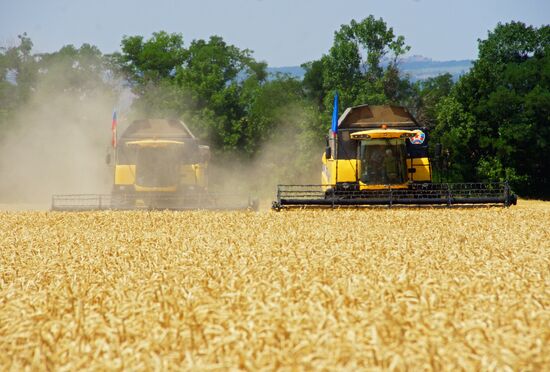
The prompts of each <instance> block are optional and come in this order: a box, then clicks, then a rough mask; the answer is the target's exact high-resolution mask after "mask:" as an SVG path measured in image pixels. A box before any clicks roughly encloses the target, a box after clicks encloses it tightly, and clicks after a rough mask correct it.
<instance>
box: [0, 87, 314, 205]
mask: <svg viewBox="0 0 550 372" xmlns="http://www.w3.org/2000/svg"><path fill="white" fill-rule="evenodd" d="M126 93H127V92H126ZM124 95H125V92H124V91H121V90H118V91H117V89H113V90H112V91H97V92H92V93H88V94H75V93H74V92H67V91H65V92H63V91H61V92H60V91H52V90H51V89H47V88H45V87H41V86H40V84H39V85H38V86H37V88H36V90H35V91H34V93H33V96H32V97H31V98H30V99H29V102H28V103H27V104H26V105H25V106H24V107H21V109H20V110H18V112H17V114H16V115H15V116H14V118H13V120H12V121H11V122H10V123H8V127H7V128H6V129H7V130H5V131H3V133H2V136H1V137H0V209H3V210H6V209H7V210H18V209H35V210H36V209H42V210H46V209H49V208H50V207H51V197H52V195H54V194H108V193H110V192H111V189H112V184H113V167H112V164H111V165H108V164H106V161H105V159H106V156H107V154H109V153H111V154H112V149H111V116H112V110H113V108H114V107H117V106H120V104H121V103H120V101H121V99H122V100H123V99H125V98H124ZM126 98H128V97H126ZM128 105H129V103H128ZM136 114H137V113H132V112H131V110H130V112H129V115H131V116H135V115H136ZM155 116H156V117H159V118H163V116H162V115H158V113H157V115H155ZM164 118H168V117H164ZM311 120H312V113H311V112H309V111H308V110H307V109H305V108H303V107H300V106H293V107H285V108H282V109H281V115H280V117H278V118H277V119H276V120H275V122H274V123H273V130H272V132H271V133H269V134H268V135H267V137H268V139H267V140H266V141H265V142H264V143H262V144H260V148H259V149H258V151H257V152H256V155H255V156H254V157H252V158H243V157H238V156H236V155H235V156H232V155H229V154H227V153H225V154H219V153H218V154H216V153H215V152H214V151H212V158H211V161H210V164H209V172H208V173H209V184H210V187H209V191H211V192H215V193H226V194H233V195H237V194H239V195H249V196H251V197H254V198H257V199H258V200H259V201H260V206H261V207H262V208H266V207H269V206H270V205H271V202H272V201H273V200H274V198H275V195H276V186H277V184H284V183H286V184H302V183H315V184H317V183H319V182H320V168H321V153H322V150H323V147H324V144H323V141H322V140H319V136H315V135H312V134H311V132H308V130H307V126H308V123H309V122H311ZM127 124H128V122H124V121H122V120H119V128H118V132H119V134H120V133H122V132H123V130H124V127H125V126H126V125H127ZM201 143H202V144H206V145H208V143H207V141H201Z"/></svg>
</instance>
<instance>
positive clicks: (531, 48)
mask: <svg viewBox="0 0 550 372" xmlns="http://www.w3.org/2000/svg"><path fill="white" fill-rule="evenodd" d="M549 30H550V26H542V27H540V28H538V29H537V28H534V27H532V26H527V25H525V24H523V23H521V22H511V23H508V24H498V25H497V27H496V28H495V29H494V30H493V31H491V32H489V34H488V37H487V39H485V40H480V41H479V57H478V59H477V60H476V61H475V62H474V66H473V68H472V70H471V71H470V72H469V73H468V74H466V75H464V76H463V77H462V78H461V79H460V80H459V81H458V83H457V84H456V86H455V87H454V88H453V90H452V93H451V96H452V99H447V100H443V102H442V103H441V104H440V105H439V106H438V109H437V111H438V124H437V128H436V133H438V136H439V138H440V140H441V141H442V142H443V143H445V144H446V145H447V146H448V147H449V149H450V150H451V152H452V153H454V155H453V157H454V159H455V167H456V168H457V169H458V172H457V174H455V177H456V179H464V180H479V179H485V180H494V181H496V180H505V179H508V180H509V181H510V182H512V185H513V187H514V189H515V190H516V191H518V192H519V193H520V194H523V195H531V196H545V197H549V196H550V192H549V190H550V177H549V174H550V161H548V153H549V151H550V142H549V141H548V138H549V136H550V115H549V114H550V109H549V108H548V107H550V106H549V105H550V55H549V53H548V52H549V51H550V49H549V45H550V32H549ZM450 112H451V113H452V112H455V113H463V115H454V116H453V115H450V114H449V113H450ZM464 143H466V144H467V146H464Z"/></svg>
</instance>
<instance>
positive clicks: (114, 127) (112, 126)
mask: <svg viewBox="0 0 550 372" xmlns="http://www.w3.org/2000/svg"><path fill="white" fill-rule="evenodd" d="M116 125H117V122H116V111H113V122H112V124H111V132H112V136H113V137H112V139H111V144H112V145H113V148H115V147H116Z"/></svg>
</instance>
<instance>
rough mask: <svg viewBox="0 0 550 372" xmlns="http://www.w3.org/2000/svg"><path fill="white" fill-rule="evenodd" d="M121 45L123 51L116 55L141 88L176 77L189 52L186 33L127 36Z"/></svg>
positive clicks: (119, 63) (160, 32) (124, 70)
mask: <svg viewBox="0 0 550 372" xmlns="http://www.w3.org/2000/svg"><path fill="white" fill-rule="evenodd" d="M121 48H122V53H120V54H115V55H114V56H113V58H114V59H115V60H116V62H118V65H119V66H120V68H121V70H122V71H123V72H124V73H125V75H126V78H128V79H129V80H130V81H132V82H134V83H136V84H137V85H136V86H137V87H145V86H147V84H148V83H149V82H150V81H153V82H158V81H160V80H161V79H165V78H170V77H173V76H174V74H175V72H176V69H177V68H178V67H180V66H181V65H182V64H183V62H184V61H185V57H186V53H187V52H186V50H185V49H184V47H183V36H182V35H180V34H176V33H173V34H168V33H167V32H165V31H159V32H154V33H153V36H152V37H151V38H149V39H148V40H144V39H143V36H124V37H123V38H122V42H121Z"/></svg>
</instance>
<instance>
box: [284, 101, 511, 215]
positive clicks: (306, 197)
mask: <svg viewBox="0 0 550 372" xmlns="http://www.w3.org/2000/svg"><path fill="white" fill-rule="evenodd" d="M335 106H336V105H335ZM336 108H337V106H336ZM335 111H337V109H336V110H335ZM333 121H334V123H333V128H332V129H331V131H330V133H329V137H328V139H327V147H326V150H325V152H324V154H323V156H322V173H321V184H320V185H279V186H278V188H277V200H276V201H274V202H273V208H274V209H276V210H280V209H282V208H287V207H304V206H329V207H335V206H362V205H388V206H392V205H449V206H450V205H454V204H503V205H505V206H510V205H512V204H516V200H517V197H516V195H514V194H513V193H512V192H511V190H510V187H509V186H508V184H507V183H506V182H503V183H433V182H432V165H431V162H430V158H429V156H428V133H427V130H426V128H422V127H421V126H420V125H419V124H418V123H417V122H416V120H415V119H414V117H413V116H412V115H411V114H410V113H409V112H408V111H407V109H405V108H404V107H400V106H391V105H383V106H369V105H362V106H356V107H351V108H348V109H346V110H345V112H344V113H343V114H342V115H341V116H340V118H339V119H338V120H336V116H335V118H334V119H333ZM436 148H437V150H438V151H439V152H440V151H441V150H440V149H441V146H436ZM437 150H436V151H437ZM436 156H440V154H436Z"/></svg>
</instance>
